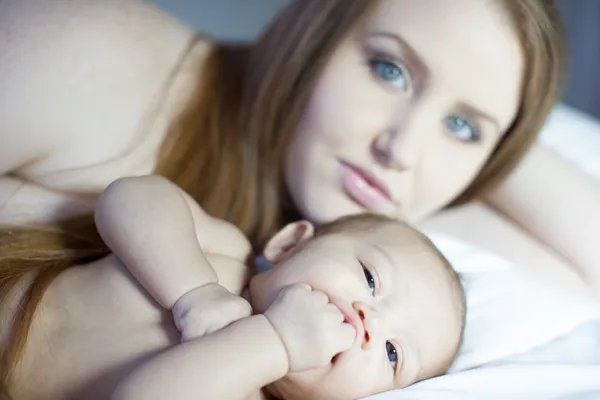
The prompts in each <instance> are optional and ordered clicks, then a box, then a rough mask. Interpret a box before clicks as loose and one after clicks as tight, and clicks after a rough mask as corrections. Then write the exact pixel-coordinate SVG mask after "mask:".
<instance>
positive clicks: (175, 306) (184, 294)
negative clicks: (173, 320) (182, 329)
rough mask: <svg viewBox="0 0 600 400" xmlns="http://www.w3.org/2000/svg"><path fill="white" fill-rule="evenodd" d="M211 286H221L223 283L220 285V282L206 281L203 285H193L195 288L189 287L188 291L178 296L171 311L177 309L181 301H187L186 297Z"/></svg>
mask: <svg viewBox="0 0 600 400" xmlns="http://www.w3.org/2000/svg"><path fill="white" fill-rule="evenodd" d="M211 286H218V287H221V285H220V284H219V283H218V282H207V283H204V284H202V285H198V286H195V287H193V288H191V289H188V290H187V291H185V292H183V294H182V295H180V296H179V297H178V298H177V299H176V300H175V302H174V303H173V305H172V306H171V311H173V310H175V309H177V308H178V307H179V306H180V305H181V303H182V302H183V301H185V299H186V298H187V297H189V296H190V295H193V294H194V293H196V292H197V291H198V290H202V289H207V288H210V287H211Z"/></svg>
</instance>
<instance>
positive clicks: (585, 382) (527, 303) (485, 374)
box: [369, 105, 600, 400]
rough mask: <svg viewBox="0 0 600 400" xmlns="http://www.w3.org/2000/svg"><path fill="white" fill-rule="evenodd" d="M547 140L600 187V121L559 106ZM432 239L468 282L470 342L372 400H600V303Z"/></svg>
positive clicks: (476, 252)
mask: <svg viewBox="0 0 600 400" xmlns="http://www.w3.org/2000/svg"><path fill="white" fill-rule="evenodd" d="M540 142H541V143H542V144H544V145H546V146H549V147H551V148H552V149H554V150H555V151H556V152H557V153H559V154H560V155H561V156H563V157H565V158H566V159H568V160H570V161H572V162H573V163H574V164H575V165H577V166H578V167H579V168H581V169H582V170H583V171H584V172H586V173H588V174H589V175H590V176H592V177H594V178H596V179H598V181H599V182H600V122H598V121H595V120H593V119H592V118H590V117H588V116H586V115H584V114H582V113H579V112H577V111H575V110H573V109H571V108H569V107H566V106H563V105H560V106H558V107H557V108H556V109H555V110H554V112H553V114H552V115H551V117H550V118H549V120H548V122H547V124H546V126H545V128H544V131H543V133H542V136H541V138H540ZM599 207H600V205H599ZM430 236H431V238H432V239H433V240H434V242H435V243H436V244H437V245H438V246H439V247H440V250H441V251H442V252H443V253H444V254H445V255H446V256H447V257H448V259H449V260H450V262H451V263H452V264H453V265H454V266H455V268H456V269H457V271H458V272H459V273H460V274H461V276H462V278H463V282H464V285H465V289H466V293H467V307H468V312H467V325H466V330H465V341H464V343H463V346H462V348H461V351H460V352H459V355H458V357H457V359H456V362H455V363H454V364H453V365H452V367H451V369H450V371H449V374H447V375H445V376H443V377H439V378H435V379H430V380H428V381H425V382H421V383H419V384H416V385H413V386H412V387H410V388H407V389H404V390H397V391H393V392H388V393H383V394H381V395H377V396H372V397H370V398H369V399H370V400H403V399H431V400H446V399H465V400H468V399H490V400H494V399H532V400H535V399H557V400H558V399H560V400H588V399H600V304H599V303H596V302H589V301H583V300H580V299H575V298H572V297H570V296H568V295H564V294H561V293H559V292H557V291H556V290H553V289H551V288H549V287H546V286H544V285H543V284H541V283H539V282H536V281H534V280H533V278H531V277H529V276H525V275H523V274H521V273H520V272H518V271H517V269H516V268H514V267H513V266H512V265H510V264H509V263H508V262H506V261H504V260H502V259H500V258H498V257H496V256H494V255H492V254H490V253H488V252H485V251H483V250H480V249H477V248H474V247H472V246H469V245H467V244H465V243H460V242H458V241H456V240H454V239H452V238H449V237H441V236H438V235H435V234H434V233H432V234H430Z"/></svg>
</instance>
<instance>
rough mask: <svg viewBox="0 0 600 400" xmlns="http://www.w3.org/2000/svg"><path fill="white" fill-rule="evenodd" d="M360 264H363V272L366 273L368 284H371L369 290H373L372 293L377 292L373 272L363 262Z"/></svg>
mask: <svg viewBox="0 0 600 400" xmlns="http://www.w3.org/2000/svg"><path fill="white" fill-rule="evenodd" d="M360 265H361V266H362V269H363V272H364V274H365V280H366V281H367V285H369V290H371V294H375V279H374V278H373V274H371V272H370V271H369V270H368V269H367V268H366V267H365V266H364V265H363V263H360Z"/></svg>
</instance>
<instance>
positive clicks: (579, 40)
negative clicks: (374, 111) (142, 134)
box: [155, 0, 600, 118]
mask: <svg viewBox="0 0 600 400" xmlns="http://www.w3.org/2000/svg"><path fill="white" fill-rule="evenodd" d="M288 1H289V0H155V2H156V4H158V5H159V6H161V7H163V8H164V9H166V10H168V11H170V12H172V13H174V14H176V15H178V16H180V17H181V18H182V19H184V20H186V21H188V22H190V23H191V24H193V25H194V26H196V27H197V28H198V30H200V31H202V32H206V33H209V34H211V35H214V36H216V37H219V38H223V39H230V40H252V39H254V38H255V37H256V35H258V34H259V32H260V31H261V30H262V29H263V27H264V26H265V25H266V24H267V23H268V22H269V20H270V19H271V18H272V17H273V16H274V15H275V14H276V13H277V11H278V10H279V9H280V8H281V7H283V6H285V4H286V3H287V2H288ZM415 1H418V0H415ZM450 1H451V0H450ZM557 3H558V5H559V7H560V9H561V12H562V14H563V19H564V21H565V26H566V30H567V38H568V40H569V47H570V64H571V66H570V73H569V77H568V82H569V86H568V89H567V92H566V94H565V99H564V100H565V101H566V102H567V103H569V104H571V105H574V106H576V107H578V108H580V109H581V110H583V111H586V112H588V113H590V114H594V115H596V116H597V117H599V118H600V0H558V1H557Z"/></svg>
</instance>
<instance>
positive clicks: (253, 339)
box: [112, 314, 289, 400]
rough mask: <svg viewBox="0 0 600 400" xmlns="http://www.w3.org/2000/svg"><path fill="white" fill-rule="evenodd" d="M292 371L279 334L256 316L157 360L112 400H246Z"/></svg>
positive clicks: (130, 378)
mask: <svg viewBox="0 0 600 400" xmlns="http://www.w3.org/2000/svg"><path fill="white" fill-rule="evenodd" d="M288 368H289V366H288V358H287V354H286V350H285V347H284V346H283V344H282V342H281V339H280V338H279V336H278V334H277V333H276V332H275V330H274V329H273V327H272V325H271V324H270V322H269V321H268V320H267V318H266V317H265V316H264V315H262V314H261V315H254V316H252V317H248V318H245V319H242V320H240V321H237V322H235V323H233V324H232V325H230V326H228V327H226V328H224V329H222V330H220V331H218V332H215V333H213V334H211V335H208V336H204V337H202V338H199V339H195V340H193V341H190V342H187V343H184V344H181V345H178V346H176V347H173V348H171V349H169V350H167V351H165V352H164V353H162V354H161V355H159V356H158V357H155V358H153V359H152V360H150V361H149V362H147V363H145V364H144V365H143V366H141V367H140V368H138V369H136V370H135V371H134V372H133V373H132V374H131V375H130V376H128V377H127V378H126V379H125V380H124V381H123V382H122V383H121V384H120V386H119V387H118V388H117V390H116V391H115V393H114V394H113V396H112V399H115V400H142V399H143V400H153V399H156V400H164V399H231V400H242V399H247V398H248V397H250V396H253V395H254V394H255V393H256V392H258V391H260V389H261V388H262V387H263V386H266V385H268V384H269V383H271V382H274V381H276V380H278V379H279V378H281V377H283V376H284V375H285V374H286V373H287V372H288Z"/></svg>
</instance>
